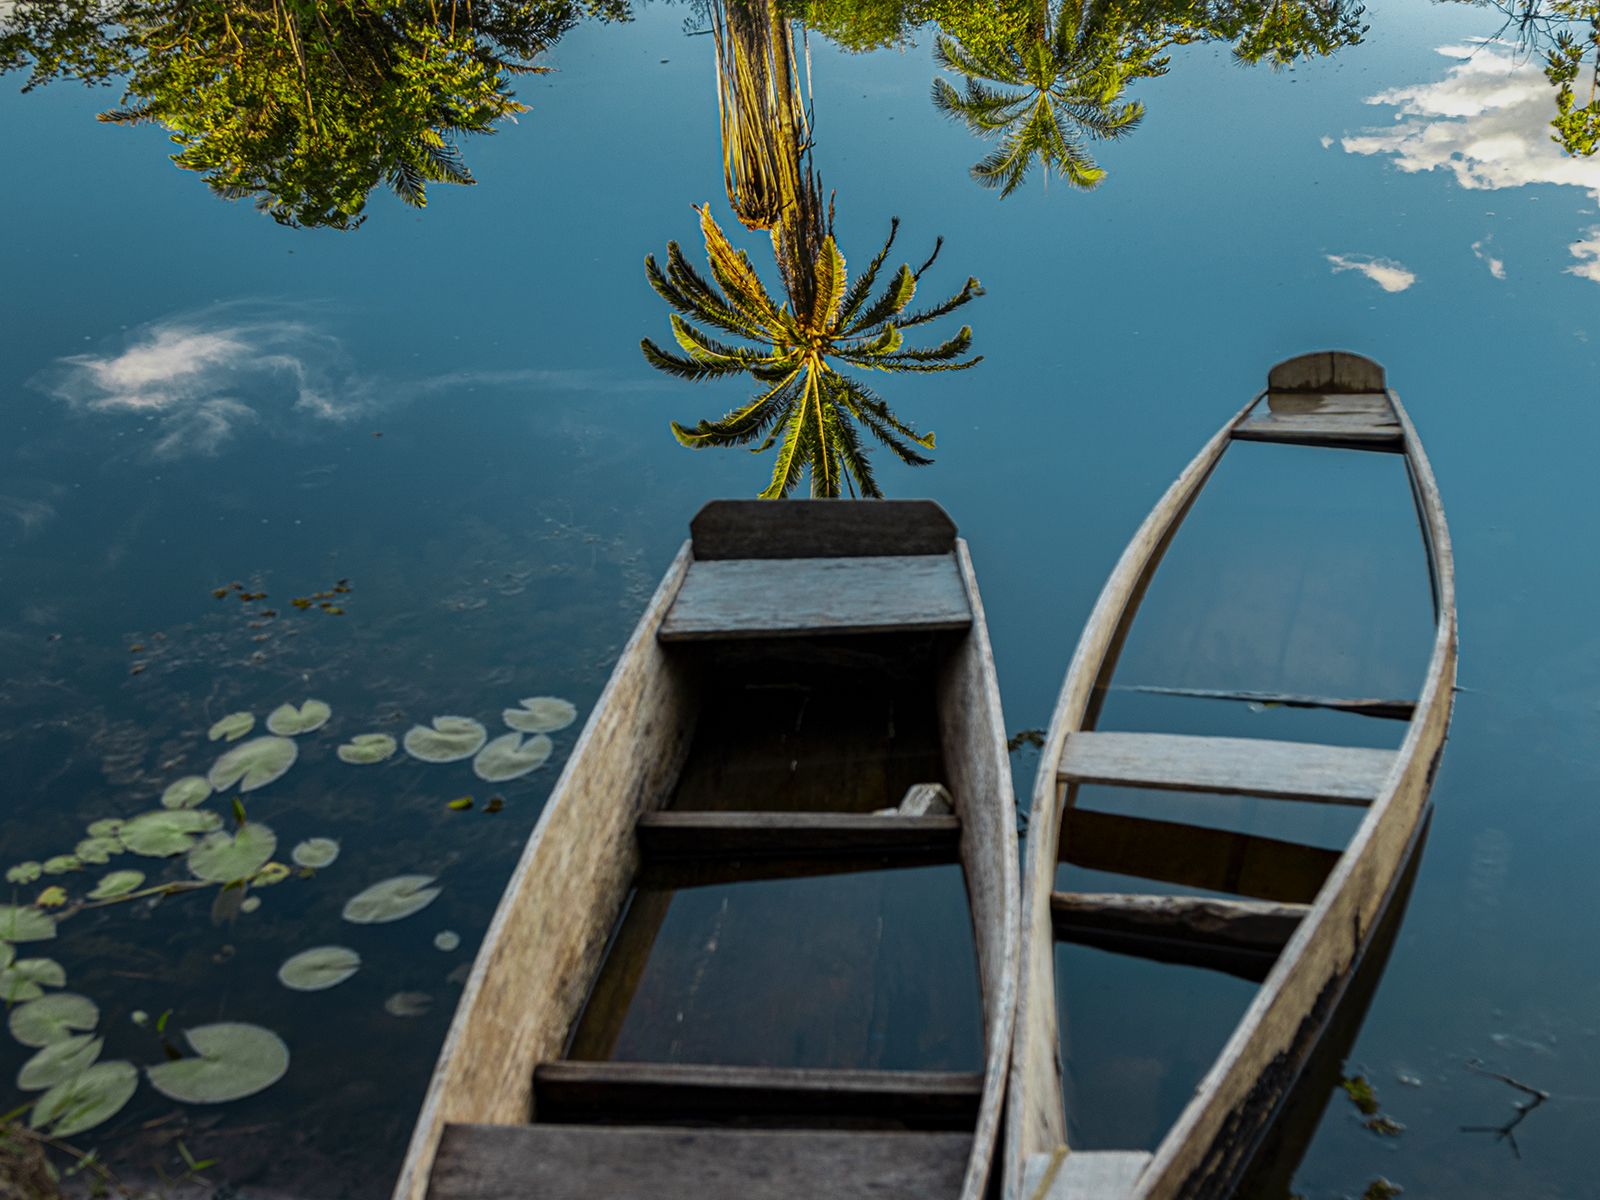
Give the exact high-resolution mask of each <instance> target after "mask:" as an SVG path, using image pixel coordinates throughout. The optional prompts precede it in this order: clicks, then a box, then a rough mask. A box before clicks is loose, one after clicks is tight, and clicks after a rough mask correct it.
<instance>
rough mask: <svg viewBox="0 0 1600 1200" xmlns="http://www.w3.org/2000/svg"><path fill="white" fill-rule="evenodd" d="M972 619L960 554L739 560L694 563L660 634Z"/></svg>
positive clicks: (840, 628) (867, 629)
mask: <svg viewBox="0 0 1600 1200" xmlns="http://www.w3.org/2000/svg"><path fill="white" fill-rule="evenodd" d="M971 625H972V607H971V605H970V604H968V602H967V592H966V588H965V586H964V585H963V583H962V579H961V572H960V568H959V567H958V566H957V563H956V558H955V555H954V554H921V555H902V556H899V557H879V558H789V559H770V560H761V559H732V560H728V561H723V562H696V563H694V564H693V565H692V566H691V567H690V568H689V573H688V575H687V577H686V578H685V579H684V581H683V587H682V589H681V590H680V591H679V593H678V598H677V600H676V601H675V602H674V604H673V606H672V609H671V611H670V612H668V613H667V618H666V620H665V621H664V622H662V625H661V631H660V633H659V634H658V636H659V638H660V639H661V641H663V642H683V641H694V640H705V639H717V638H755V637H784V636H800V635H805V634H822V633H877V632H883V631H887V630H906V631H911V630H921V631H931V630H964V629H968V628H970V627H971Z"/></svg>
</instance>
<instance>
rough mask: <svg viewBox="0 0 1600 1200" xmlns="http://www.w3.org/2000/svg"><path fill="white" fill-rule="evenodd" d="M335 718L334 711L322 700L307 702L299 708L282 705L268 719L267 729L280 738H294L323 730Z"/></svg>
mask: <svg viewBox="0 0 1600 1200" xmlns="http://www.w3.org/2000/svg"><path fill="white" fill-rule="evenodd" d="M331 716H333V709H331V708H329V707H328V706H327V705H326V704H324V703H323V702H322V701H321V700H307V701H306V702H305V703H304V704H302V705H301V706H300V707H299V708H296V707H295V706H294V705H292V704H280V705H278V707H277V708H275V709H273V710H272V713H271V715H270V716H268V717H267V728H268V729H269V730H271V731H272V732H273V733H275V734H277V735H278V736H279V737H293V736H294V735H295V734H297V733H310V732H311V731H312V730H313V729H321V728H322V727H323V726H324V725H326V724H327V723H328V718H329V717H331Z"/></svg>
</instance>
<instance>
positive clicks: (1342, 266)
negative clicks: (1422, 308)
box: [1327, 254, 1417, 292]
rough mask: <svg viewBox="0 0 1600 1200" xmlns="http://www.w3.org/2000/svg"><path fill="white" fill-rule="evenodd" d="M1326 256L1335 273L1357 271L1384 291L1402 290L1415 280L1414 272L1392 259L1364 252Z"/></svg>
mask: <svg viewBox="0 0 1600 1200" xmlns="http://www.w3.org/2000/svg"><path fill="white" fill-rule="evenodd" d="M1327 258H1328V261H1329V262H1330V263H1332V264H1333V273H1334V274H1335V275H1337V274H1339V272H1341V271H1359V272H1361V274H1363V275H1365V276H1366V277H1367V278H1368V279H1370V280H1372V282H1373V283H1375V284H1377V285H1378V286H1379V287H1381V288H1382V289H1383V290H1384V291H1386V292H1403V291H1405V290H1406V289H1407V288H1408V287H1410V286H1411V285H1412V284H1414V283H1416V281H1417V276H1416V274H1415V273H1414V272H1412V271H1411V270H1409V269H1407V268H1406V267H1404V266H1401V265H1400V264H1399V263H1397V262H1395V261H1394V260H1393V259H1389V258H1373V257H1371V256H1370V255H1366V254H1330V255H1328V256H1327Z"/></svg>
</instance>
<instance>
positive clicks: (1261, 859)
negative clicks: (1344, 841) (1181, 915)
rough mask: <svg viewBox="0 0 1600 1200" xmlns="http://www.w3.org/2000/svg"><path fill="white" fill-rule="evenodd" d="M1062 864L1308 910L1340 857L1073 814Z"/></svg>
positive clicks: (1222, 832) (1272, 842)
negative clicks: (1278, 902)
mask: <svg viewBox="0 0 1600 1200" xmlns="http://www.w3.org/2000/svg"><path fill="white" fill-rule="evenodd" d="M1061 861H1063V862H1068V863H1071V864H1073V865H1074V866H1078V867H1083V868H1084V869H1086V870H1090V871H1106V872H1109V873H1111V874H1114V875H1132V876H1135V877H1136V878H1139V879H1159V880H1162V881H1164V882H1167V883H1176V884H1180V885H1181V886H1183V887H1192V888H1203V889H1205V890H1206V891H1208V892H1228V893H1230V894H1232V895H1235V896H1252V897H1255V898H1256V899H1258V900H1280V901H1283V902H1286V903H1291V904H1309V903H1311V901H1313V900H1315V899H1316V898H1317V893H1318V892H1319V891H1321V890H1322V884H1323V881H1324V880H1326V879H1327V877H1328V873H1329V872H1330V871H1332V870H1333V868H1334V867H1335V866H1336V865H1337V864H1338V862H1339V852H1338V851H1336V850H1324V849H1321V848H1320V847H1317V846H1305V845H1301V844H1299V843H1297V842H1283V841H1278V840H1277V839H1275V838H1264V837H1256V836H1254V835H1253V834H1248V833H1234V832H1232V831H1231V830H1227V829H1207V828H1205V827H1203V826H1200V825H1184V824H1182V823H1180V822H1177V821H1153V820H1149V819H1147V818H1145V817H1124V816H1119V815H1117V814H1116V813H1103V812H1094V811H1092V810H1089V809H1083V808H1074V809H1072V810H1070V811H1069V812H1068V814H1067V822H1066V828H1065V830H1064V831H1063V833H1062V836H1061Z"/></svg>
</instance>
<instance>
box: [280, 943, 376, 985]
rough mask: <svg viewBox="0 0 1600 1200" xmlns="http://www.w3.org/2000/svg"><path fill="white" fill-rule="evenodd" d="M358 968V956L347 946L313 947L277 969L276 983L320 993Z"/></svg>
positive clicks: (340, 981)
mask: <svg viewBox="0 0 1600 1200" xmlns="http://www.w3.org/2000/svg"><path fill="white" fill-rule="evenodd" d="M360 968H361V956H360V955H359V954H357V953H356V952H355V951H354V950H351V949H350V948H349V947H347V946H314V947H313V948H312V949H310V950H302V951H300V953H299V954H296V955H295V956H294V957H292V958H290V959H289V960H288V961H286V962H285V963H284V964H283V966H281V967H279V968H278V982H279V983H281V984H283V986H284V987H286V988H289V989H290V990H291V991H296V992H320V991H323V990H324V989H326V988H331V987H334V986H335V985H337V984H341V983H343V982H344V981H345V980H346V979H349V978H350V976H352V975H354V974H355V973H356V972H357V971H358V970H359V969H360Z"/></svg>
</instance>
